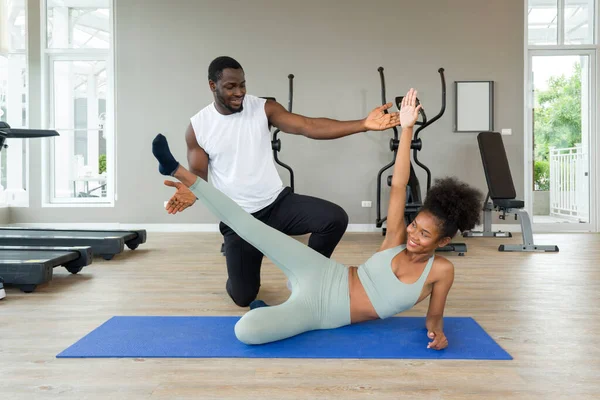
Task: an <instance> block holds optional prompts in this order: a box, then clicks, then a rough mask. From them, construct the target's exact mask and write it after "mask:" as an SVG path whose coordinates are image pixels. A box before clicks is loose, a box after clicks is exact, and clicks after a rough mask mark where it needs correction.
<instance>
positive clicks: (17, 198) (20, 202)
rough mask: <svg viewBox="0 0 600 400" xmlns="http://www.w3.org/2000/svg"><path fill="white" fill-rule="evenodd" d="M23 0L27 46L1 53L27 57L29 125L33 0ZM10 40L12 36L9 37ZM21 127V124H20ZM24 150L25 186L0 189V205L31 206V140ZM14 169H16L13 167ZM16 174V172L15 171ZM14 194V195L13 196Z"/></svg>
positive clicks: (5, 152)
mask: <svg viewBox="0 0 600 400" xmlns="http://www.w3.org/2000/svg"><path fill="white" fill-rule="evenodd" d="M22 1H23V7H24V9H23V11H24V18H25V20H24V23H25V48H24V49H19V50H15V51H12V52H4V51H2V49H1V48H0V54H2V55H4V56H8V55H9V54H19V55H22V56H24V57H25V81H26V87H25V89H26V96H25V99H26V101H25V126H29V118H30V99H29V91H30V68H29V53H28V52H29V19H28V18H29V9H28V6H29V4H28V3H29V1H31V0H22ZM8 40H9V41H10V38H9V39H8ZM19 127H20V126H19ZM15 128H17V127H16V126H15ZM6 145H8V146H9V148H10V141H7V143H6ZM23 150H24V153H25V160H23V155H21V164H23V165H24V167H25V168H24V169H25V171H24V175H25V179H24V181H23V186H24V187H21V189H20V190H19V193H11V191H10V190H8V188H4V189H1V191H0V207H29V193H30V190H29V188H30V183H29V140H28V139H24V140H23ZM0 152H1V153H2V154H0V156H1V157H8V149H0ZM13 171H14V169H13ZM13 175H14V172H13ZM6 176H7V180H8V179H9V176H11V168H9V166H8V163H7V165H6ZM21 190H22V192H21ZM11 194H12V196H11Z"/></svg>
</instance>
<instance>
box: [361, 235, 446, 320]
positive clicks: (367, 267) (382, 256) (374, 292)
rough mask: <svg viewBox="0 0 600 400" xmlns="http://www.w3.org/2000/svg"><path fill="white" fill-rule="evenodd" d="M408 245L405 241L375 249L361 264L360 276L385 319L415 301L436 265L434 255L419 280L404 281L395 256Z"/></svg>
mask: <svg viewBox="0 0 600 400" xmlns="http://www.w3.org/2000/svg"><path fill="white" fill-rule="evenodd" d="M405 248H406V245H404V244H403V245H400V246H396V247H392V248H390V249H386V250H383V251H380V252H378V253H375V254H373V256H372V257H371V258H369V259H368V260H367V261H366V262H365V263H364V264H362V265H361V266H360V267H359V268H358V278H359V279H360V282H361V283H362V285H363V287H364V288H365V291H366V292H367V296H368V297H369V300H371V303H372V304H373V307H374V308H375V312H377V315H379V318H381V319H383V318H387V317H391V316H393V315H396V314H398V313H400V312H402V311H405V310H408V309H409V308H411V307H412V306H414V305H415V303H416V302H417V300H419V296H420V294H421V291H422V289H423V285H424V284H425V281H426V280H427V276H428V275H429V271H430V270H431V266H432V265H433V260H434V259H435V255H433V256H431V258H430V259H429V261H428V262H427V265H426V266H425V269H424V270H423V273H422V274H421V276H420V277H419V279H418V280H417V281H416V282H414V283H410V284H409V283H404V282H402V281H400V279H398V277H397V276H396V274H394V271H393V270H392V259H393V258H394V257H395V256H396V255H397V254H399V253H400V252H402V251H403V250H404V249H405Z"/></svg>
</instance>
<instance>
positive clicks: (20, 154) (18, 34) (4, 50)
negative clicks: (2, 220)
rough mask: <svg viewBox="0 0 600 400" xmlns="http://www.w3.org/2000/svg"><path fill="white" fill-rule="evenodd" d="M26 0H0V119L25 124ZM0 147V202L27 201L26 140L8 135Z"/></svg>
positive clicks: (14, 124) (26, 88) (10, 203)
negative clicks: (3, 145) (3, 144)
mask: <svg viewBox="0 0 600 400" xmlns="http://www.w3.org/2000/svg"><path fill="white" fill-rule="evenodd" d="M26 4H27V3H26V1H12V0H0V121H3V122H6V123H7V124H9V125H10V126H11V127H12V128H23V127H26V126H27V90H28V76H27V73H28V70H27V55H26V50H27V23H26V22H27V18H26V17H27V15H26V12H25V7H26ZM6 145H7V147H6V148H4V149H0V203H2V204H9V205H16V206H20V205H27V202H28V196H27V192H26V189H27V164H26V161H27V143H26V141H25V140H20V139H10V140H7V142H6Z"/></svg>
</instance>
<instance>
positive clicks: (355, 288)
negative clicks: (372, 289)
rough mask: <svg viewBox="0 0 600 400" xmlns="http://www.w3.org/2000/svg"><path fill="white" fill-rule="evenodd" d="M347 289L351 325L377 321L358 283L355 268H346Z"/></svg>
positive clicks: (356, 269)
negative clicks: (348, 291) (348, 292)
mask: <svg viewBox="0 0 600 400" xmlns="http://www.w3.org/2000/svg"><path fill="white" fill-rule="evenodd" d="M348 287H349V289H350V319H351V321H352V323H357V322H363V321H369V320H373V319H379V316H378V315H377V313H376V312H375V308H373V304H371V300H369V296H367V292H366V291H365V288H364V287H363V285H362V283H361V282H360V279H359V277H358V268H357V267H349V268H348Z"/></svg>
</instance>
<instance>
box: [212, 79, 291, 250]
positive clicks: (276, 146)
mask: <svg viewBox="0 0 600 400" xmlns="http://www.w3.org/2000/svg"><path fill="white" fill-rule="evenodd" d="M288 80H289V92H288V108H287V109H288V111H289V112H292V104H293V99H294V74H289V75H288ZM261 98H263V99H267V100H273V101H277V99H276V98H275V97H261ZM271 128H272V127H271V124H269V129H271ZM279 132H281V130H280V129H279V128H277V129H276V130H275V132H273V138H272V139H271V148H272V149H273V158H274V159H275V162H276V163H277V164H279V165H281V166H282V167H283V168H285V169H287V170H288V172H289V173H290V188H291V189H292V193H293V192H294V171H293V170H292V168H291V167H290V166H289V165H287V164H285V163H283V162H282V161H281V160H280V159H279V156H278V154H277V153H278V152H280V151H281V139H278V138H277V134H278V133H279ZM221 254H223V255H225V243H221Z"/></svg>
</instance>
